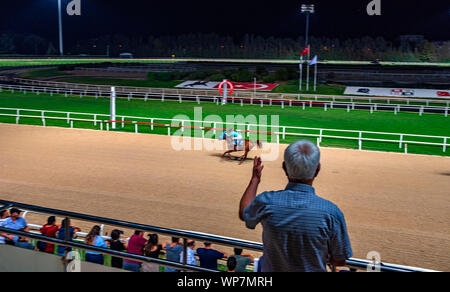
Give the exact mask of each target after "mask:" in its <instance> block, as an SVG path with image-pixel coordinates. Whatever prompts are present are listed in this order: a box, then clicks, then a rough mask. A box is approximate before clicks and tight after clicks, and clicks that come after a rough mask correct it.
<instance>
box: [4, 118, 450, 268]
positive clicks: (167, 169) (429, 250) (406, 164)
mask: <svg viewBox="0 0 450 292" xmlns="http://www.w3.org/2000/svg"><path fill="white" fill-rule="evenodd" d="M285 147H286V146H283V145H282V146H280V148H281V149H280V150H284V148H285ZM252 154H257V152H255V153H252ZM322 157H323V159H322V164H323V168H322V172H321V174H320V176H319V178H318V180H317V182H316V184H315V187H316V190H317V193H318V195H320V196H322V197H324V198H326V199H329V200H331V201H333V202H334V203H336V204H337V205H338V206H339V207H340V208H341V209H342V211H343V212H344V214H345V216H346V219H347V224H348V226H349V232H350V237H351V240H352V244H353V249H354V253H355V257H358V258H365V257H366V254H367V253H368V252H369V251H378V252H380V253H381V256H382V260H383V261H385V262H392V263H397V264H405V265H412V266H418V267H423V268H431V269H437V270H445V271H450V232H449V229H448V226H450V212H449V211H450V191H449V190H450V159H449V158H443V157H432V156H419V155H403V154H395V153H382V152H359V151H354V150H344V149H330V148H323V149H322ZM281 163H282V160H281V158H279V160H278V161H275V162H265V169H264V174H263V182H262V185H261V187H260V191H265V190H273V189H281V188H284V187H285V183H286V180H285V178H284V176H283V172H282V170H281ZM0 165H1V168H0V198H1V199H5V200H12V201H18V202H23V203H30V204H36V205H41V206H46V207H50V208H61V209H63V210H70V211H74V212H82V213H86V214H92V215H97V216H103V217H110V218H115V219H121V220H127V221H132V222H138V223H144V224H150V225H155V226H162V227H168V228H180V229H187V230H194V231H200V232H207V233H212V234H217V235H224V236H231V237H235V238H242V239H248V240H253V241H261V228H258V229H257V230H254V231H252V230H247V229H246V228H245V226H244V224H243V223H242V222H240V221H239V219H238V216H237V209H238V204H239V200H240V198H241V195H242V192H243V191H244V189H245V187H246V186H247V183H248V180H249V175H250V172H251V167H252V161H251V160H249V161H247V162H246V163H244V164H243V165H238V164H237V162H235V161H227V160H222V159H221V158H220V157H219V152H206V151H205V152H202V151H181V152H177V151H174V150H172V148H171V146H170V138H169V137H165V136H157V135H136V134H129V133H112V132H99V131H90V130H70V129H62V128H43V127H35V126H24V125H21V126H16V125H6V124H0Z"/></svg>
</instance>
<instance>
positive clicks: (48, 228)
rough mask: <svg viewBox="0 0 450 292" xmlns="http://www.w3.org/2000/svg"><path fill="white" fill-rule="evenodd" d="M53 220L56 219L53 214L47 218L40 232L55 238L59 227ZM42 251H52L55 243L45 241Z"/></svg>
mask: <svg viewBox="0 0 450 292" xmlns="http://www.w3.org/2000/svg"><path fill="white" fill-rule="evenodd" d="M55 222H56V220H55V217H54V216H52V217H50V218H48V224H47V225H44V226H43V227H42V228H41V230H40V231H41V234H42V235H44V236H47V237H51V238H56V233H57V232H58V230H59V227H58V226H56V224H55ZM44 252H47V253H54V252H55V245H54V244H51V243H45V249H44Z"/></svg>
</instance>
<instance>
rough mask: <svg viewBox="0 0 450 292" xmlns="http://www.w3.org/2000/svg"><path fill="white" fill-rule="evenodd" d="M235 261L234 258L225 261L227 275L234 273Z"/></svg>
mask: <svg viewBox="0 0 450 292" xmlns="http://www.w3.org/2000/svg"><path fill="white" fill-rule="evenodd" d="M236 267H237V260H236V258H235V257H229V258H228V259H227V268H228V272H229V273H234V272H236Z"/></svg>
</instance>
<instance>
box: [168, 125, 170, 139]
mask: <svg viewBox="0 0 450 292" xmlns="http://www.w3.org/2000/svg"><path fill="white" fill-rule="evenodd" d="M167 136H169V137H170V125H168V126H167Z"/></svg>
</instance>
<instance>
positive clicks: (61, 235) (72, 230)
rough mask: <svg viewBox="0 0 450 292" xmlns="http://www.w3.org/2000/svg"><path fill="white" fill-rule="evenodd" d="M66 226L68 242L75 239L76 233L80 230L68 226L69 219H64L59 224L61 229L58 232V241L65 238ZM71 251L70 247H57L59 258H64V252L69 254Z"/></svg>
mask: <svg viewBox="0 0 450 292" xmlns="http://www.w3.org/2000/svg"><path fill="white" fill-rule="evenodd" d="M66 225H67V226H69V241H72V240H73V239H74V238H76V233H77V232H81V229H80V228H78V227H73V226H70V219H64V220H63V221H62V223H61V227H60V228H59V230H58V239H60V240H64V239H65V238H66ZM71 251H72V249H71V248H70V247H65V246H62V245H58V250H57V253H58V255H59V256H65V254H66V252H67V253H69V252H71Z"/></svg>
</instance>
